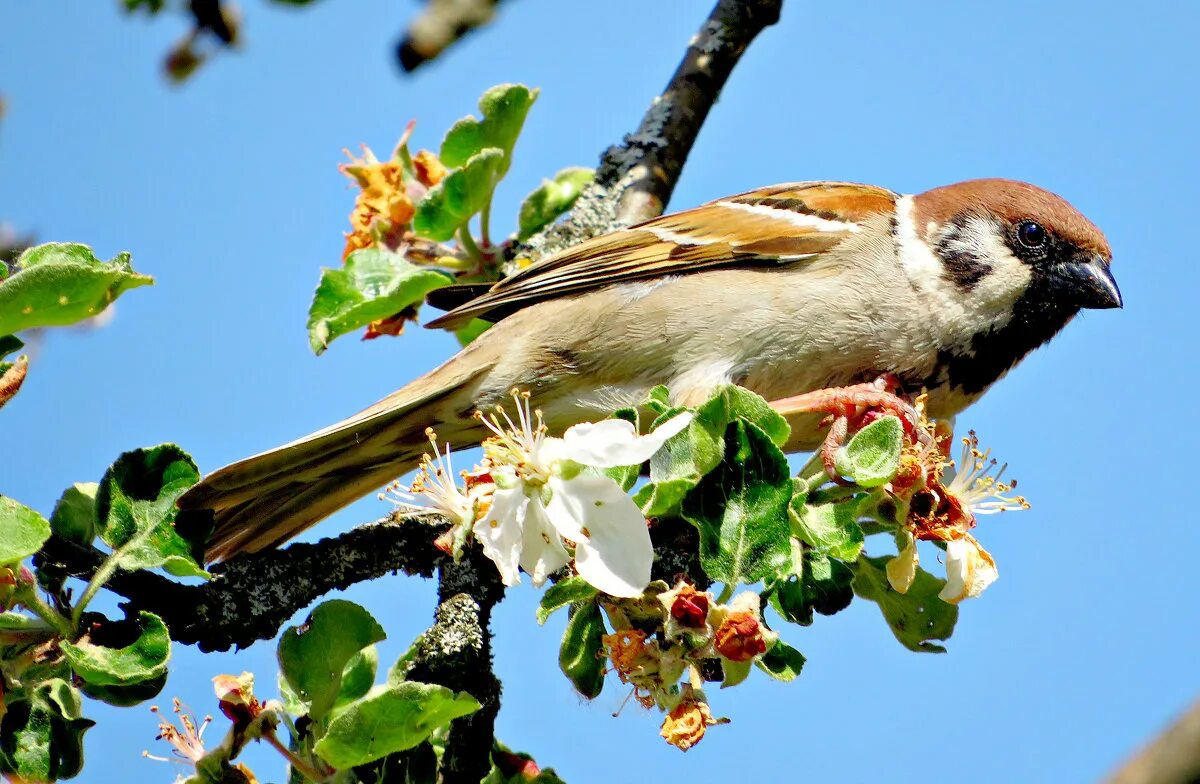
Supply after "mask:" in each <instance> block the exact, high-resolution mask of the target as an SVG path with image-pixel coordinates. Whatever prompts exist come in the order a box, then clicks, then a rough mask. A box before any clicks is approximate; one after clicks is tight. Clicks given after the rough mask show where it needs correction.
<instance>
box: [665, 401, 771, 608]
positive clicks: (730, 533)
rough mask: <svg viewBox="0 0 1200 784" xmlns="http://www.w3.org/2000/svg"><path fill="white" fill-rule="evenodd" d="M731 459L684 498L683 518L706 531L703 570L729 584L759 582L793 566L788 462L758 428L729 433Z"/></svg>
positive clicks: (744, 425) (745, 425) (740, 425)
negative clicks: (789, 519)
mask: <svg viewBox="0 0 1200 784" xmlns="http://www.w3.org/2000/svg"><path fill="white" fill-rule="evenodd" d="M724 452H725V458H724V460H723V461H722V462H721V464H720V465H718V466H717V467H716V468H715V469H714V470H713V471H711V472H710V473H709V474H708V475H706V476H705V477H704V479H702V480H701V481H700V483H699V484H698V485H696V488H695V489H694V490H692V491H691V492H690V493H688V495H687V497H686V498H684V499H683V505H682V507H681V511H682V514H683V517H684V518H685V519H687V520H688V522H690V523H692V524H693V525H694V526H696V528H697V530H699V532H700V565H701V566H702V567H703V569H704V572H705V574H707V575H708V576H709V577H710V578H712V579H714V580H720V581H721V582H723V583H726V584H728V585H734V584H737V583H739V582H744V583H755V582H758V581H759V580H763V579H766V578H768V577H773V576H776V575H778V574H780V573H781V572H783V571H786V570H787V569H788V567H789V566H790V564H791V531H790V529H789V525H788V501H789V500H791V497H792V480H791V477H790V476H789V475H788V474H789V472H788V464H787V458H785V457H784V455H783V452H782V451H780V449H779V447H777V446H776V445H775V443H774V442H773V441H772V440H771V438H770V437H769V436H768V435H767V434H766V433H765V432H763V431H762V430H761V429H760V428H759V427H758V426H757V425H753V424H751V423H749V422H745V421H743V420H738V421H736V422H733V423H732V424H730V425H729V427H728V428H727V430H726V432H725V447H724Z"/></svg>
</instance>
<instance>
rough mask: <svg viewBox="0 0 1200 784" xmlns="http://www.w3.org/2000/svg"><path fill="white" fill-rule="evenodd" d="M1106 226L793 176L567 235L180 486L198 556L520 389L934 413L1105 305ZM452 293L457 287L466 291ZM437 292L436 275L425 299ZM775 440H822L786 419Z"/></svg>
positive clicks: (953, 189) (557, 418)
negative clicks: (335, 412) (316, 413)
mask: <svg viewBox="0 0 1200 784" xmlns="http://www.w3.org/2000/svg"><path fill="white" fill-rule="evenodd" d="M1111 263H1112V251H1111V249H1110V247H1109V244H1108V242H1107V240H1106V239H1105V237H1104V234H1103V233H1102V232H1101V231H1100V229H1098V228H1097V227H1096V226H1095V225H1094V224H1093V223H1092V222H1091V221H1089V220H1088V219H1087V218H1086V217H1084V216H1083V215H1082V214H1081V213H1080V212H1079V211H1078V210H1076V209H1075V208H1074V207H1072V206H1071V205H1070V204H1069V203H1068V202H1067V201H1066V200H1064V199H1063V198H1062V197H1060V196H1057V195H1055V194H1053V193H1051V192H1049V191H1047V190H1044V189H1042V188H1039V187H1037V186H1035V185H1031V184H1028V183H1024V182H1018V181H1014V180H1006V179H979V180H968V181H965V182H959V183H956V184H952V185H947V186H942V187H938V188H934V189H932V190H928V191H925V192H923V193H920V194H916V195H902V194H899V193H896V192H893V191H891V190H888V189H886V188H882V187H877V186H872V185H862V184H856V183H848V182H830V181H818V182H791V183H784V184H780V185H772V186H768V187H764V188H759V189H756V190H752V191H748V192H745V193H741V194H738V195H734V196H728V197H725V198H721V199H717V200H716V201H711V202H708V203H706V204H703V205H701V206H698V207H695V208H692V209H687V210H683V211H681V212H677V213H673V214H666V215H661V216H659V217H656V218H652V219H650V220H647V221H645V222H642V223H640V224H637V225H634V226H630V227H628V228H622V229H619V230H616V231H612V232H610V233H607V234H603V235H601V236H597V237H594V238H592V239H589V240H586V241H584V242H582V243H579V244H577V245H574V246H572V247H569V248H567V249H565V250H562V251H560V252H558V253H555V254H553V255H551V256H549V257H546V258H544V259H542V260H540V261H537V262H535V263H533V264H531V265H529V266H527V267H525V268H524V269H521V270H520V271H518V272H516V273H515V274H513V275H511V276H509V277H506V278H504V279H502V280H500V281H499V282H498V283H496V284H495V285H493V286H491V287H490V288H487V289H486V290H485V291H483V292H482V293H479V292H478V291H477V290H475V289H471V288H464V289H461V290H460V291H459V296H463V297H464V298H465V297H466V295H474V294H477V296H470V297H469V298H467V301H465V302H461V303H460V304H457V306H455V307H452V309H450V310H449V312H447V313H445V314H444V315H442V316H441V317H439V318H437V319H435V320H433V321H432V322H430V323H429V324H428V325H427V326H430V327H442V328H453V327H456V326H461V325H464V324H466V323H467V322H469V321H471V320H472V319H484V320H487V321H491V322H494V324H493V326H492V327H491V328H490V329H488V330H487V331H485V332H484V333H483V334H482V335H481V336H480V337H479V338H477V339H476V340H475V341H474V342H472V343H470V344H468V345H467V346H466V347H465V348H463V349H462V350H461V351H460V352H459V353H458V354H456V355H455V356H453V357H452V358H450V359H449V360H448V361H447V362H445V363H444V364H442V365H441V366H440V367H437V368H435V369H434V370H432V371H430V372H428V373H426V374H425V375H423V376H421V377H419V378H417V379H416V380H414V381H412V382H411V383H409V384H407V385H405V386H403V387H401V388H400V389H398V390H397V391H395V392H393V393H392V394H390V395H388V396H387V397H385V398H383V399H382V400H380V401H378V402H377V403H375V404H374V405H372V406H370V407H368V408H366V409H364V410H363V411H361V412H359V413H357V414H355V415H353V416H351V417H349V418H347V419H344V420H342V421H340V422H338V423H336V424H334V425H331V426H329V427H326V428H324V429H322V430H318V431H317V432H315V433H312V434H311V435H308V436H305V437H303V438H300V439H299V440H296V441H292V442H291V443H288V444H285V445H284V446H281V447H278V448H276V449H272V450H270V451H267V452H263V453H261V454H258V455H255V456H253V457H250V458H247V459H244V460H240V461H238V462H236V463H233V464H231V465H228V466H226V467H224V468H221V469H220V470H218V471H216V472H214V473H212V474H211V475H209V476H208V477H206V478H205V479H204V480H203V481H201V482H199V483H198V484H196V485H194V486H193V487H192V488H190V489H189V490H188V491H187V492H186V493H185V494H184V495H182V496H181V497H180V499H179V501H178V505H179V507H180V508H181V509H182V510H187V512H188V513H189V514H205V515H209V516H211V517H210V518H206V519H207V521H208V522H209V523H210V524H211V525H212V527H213V528H212V530H213V533H212V536H211V538H210V540H209V543H208V547H207V551H206V559H207V560H214V559H216V560H221V559H227V558H229V557H231V556H233V555H235V554H237V553H240V552H254V551H258V550H261V549H264V548H268V547H273V546H277V545H279V544H281V543H283V542H284V541H286V540H288V539H290V538H291V537H293V536H295V535H296V534H298V533H300V532H301V531H303V530H305V529H307V528H308V527H309V526H311V525H313V524H314V523H316V522H318V521H319V520H321V519H323V518H324V517H326V516H328V515H330V514H332V513H333V512H334V511H336V510H338V509H340V508H341V507H343V506H345V505H347V504H349V503H350V502H352V501H354V500H356V499H358V498H359V497H361V496H364V495H366V494H368V493H370V492H372V491H373V490H377V489H378V488H380V487H381V486H383V485H385V484H387V483H388V482H389V481H391V480H394V479H395V478H397V477H399V476H401V475H402V474H404V473H405V472H407V471H408V470H410V469H412V468H414V467H416V465H417V464H418V462H419V461H420V458H421V456H422V455H423V454H424V453H425V451H426V450H427V449H428V447H429V442H428V438H427V434H426V433H427V430H428V429H430V428H432V429H433V430H434V431H436V433H437V435H438V437H439V438H440V440H441V441H442V442H443V443H446V444H453V445H454V446H456V447H459V446H469V445H471V444H478V443H479V442H480V441H481V440H482V439H483V438H484V437H485V436H487V435H488V431H486V430H485V429H484V426H483V423H481V422H480V421H479V419H478V418H475V417H473V416H472V415H473V414H474V413H475V412H476V411H478V410H488V409H491V408H493V407H495V406H497V405H502V404H504V403H505V402H509V401H510V398H509V395H510V392H511V391H512V390H514V389H519V390H523V391H525V392H527V393H528V394H529V395H530V396H531V398H532V400H533V402H534V404H535V405H536V406H537V407H538V408H540V409H541V412H542V415H543V417H544V421H545V423H546V426H547V427H548V428H549V430H550V431H551V432H554V431H562V430H564V429H566V428H567V427H569V426H571V425H573V424H577V423H579V422H583V421H595V420H596V419H599V418H603V417H606V416H608V415H609V414H611V412H612V411H614V410H616V409H619V408H624V407H630V406H633V407H636V406H638V405H639V403H642V402H643V401H644V400H645V399H646V396H647V393H648V392H649V391H650V390H651V389H652V388H654V387H656V386H658V385H660V384H665V385H666V386H667V388H668V389H669V390H670V394H671V396H672V400H673V402H674V403H676V404H679V405H685V406H686V405H696V404H698V403H700V402H702V401H704V400H705V399H707V397H708V396H709V394H710V393H711V392H712V391H713V390H715V389H717V388H718V387H720V386H721V385H725V384H738V385H741V386H743V387H745V388H747V389H749V390H751V391H753V392H755V393H757V394H759V395H761V396H762V397H764V398H766V399H767V400H768V401H773V400H780V399H786V398H789V397H792V396H796V395H801V394H803V393H806V392H811V391H814V390H820V389H825V388H831V387H841V386H848V385H852V384H856V383H862V382H865V381H869V380H871V379H873V378H876V377H879V376H880V374H889V375H890V377H892V378H895V379H896V380H897V381H898V382H899V383H900V385H901V386H902V388H903V389H905V390H908V391H910V392H914V393H915V392H919V391H924V393H925V394H926V395H927V398H926V411H927V413H928V415H929V417H930V418H934V419H952V418H953V417H954V416H955V415H957V414H958V413H959V412H960V411H962V410H963V409H964V408H966V407H967V406H969V405H971V404H972V403H974V402H975V401H976V400H978V399H979V397H980V396H981V395H982V394H983V393H984V392H985V391H986V390H988V389H989V388H990V387H991V386H992V385H993V384H994V383H995V382H996V381H998V380H999V379H1000V378H1002V377H1003V376H1004V375H1005V374H1006V373H1008V372H1009V370H1011V369H1012V368H1013V367H1014V366H1015V365H1016V364H1017V363H1018V362H1019V361H1020V360H1021V359H1022V358H1023V357H1024V356H1026V355H1027V354H1028V353H1029V352H1031V351H1032V350H1034V349H1035V348H1037V347H1039V346H1041V345H1042V344H1044V343H1045V342H1046V341H1048V340H1049V339H1050V338H1052V337H1053V336H1054V335H1055V334H1057V333H1058V332H1059V331H1060V330H1061V329H1062V328H1063V327H1064V326H1065V325H1066V324H1067V323H1068V322H1069V321H1071V319H1072V318H1073V317H1074V316H1075V315H1076V314H1078V313H1079V311H1080V310H1082V309H1089V308H1090V309H1102V308H1119V307H1122V305H1123V302H1122V298H1121V293H1120V290H1119V288H1118V287H1117V283H1116V280H1115V279H1114V277H1113V275H1112V272H1111V269H1110V267H1111ZM463 292H465V295H464V293H463ZM455 296H456V295H455V290H454V289H449V290H445V291H444V295H443V302H445V301H446V300H449V301H451V302H452V301H453V300H454V298H455ZM789 420H790V424H791V425H792V435H791V439H790V441H789V442H788V444H787V448H788V449H789V450H808V449H813V448H816V446H818V445H819V444H820V443H821V441H822V428H821V416H820V415H819V414H817V415H814V414H811V413H806V414H798V415H796V416H792V417H789Z"/></svg>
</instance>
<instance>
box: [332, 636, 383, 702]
mask: <svg viewBox="0 0 1200 784" xmlns="http://www.w3.org/2000/svg"><path fill="white" fill-rule="evenodd" d="M377 669H379V651H378V650H376V649H375V646H374V645H368V646H367V647H366V648H363V649H362V650H361V651H359V652H358V653H356V654H354V655H353V656H351V657H350V661H348V662H346V666H345V667H343V668H342V685H341V687H340V688H339V689H338V695H337V699H336V700H335V701H334V706H335V707H338V706H341V705H345V704H346V703H347V702H351V701H353V700H357V699H358V698H359V697H361V696H363V695H364V694H366V693H367V692H368V691H370V689H371V687H372V686H374V685H375V671H376V670H377Z"/></svg>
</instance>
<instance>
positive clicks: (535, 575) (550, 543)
mask: <svg viewBox="0 0 1200 784" xmlns="http://www.w3.org/2000/svg"><path fill="white" fill-rule="evenodd" d="M523 537H524V539H523V542H522V544H521V558H520V560H521V568H522V569H524V570H525V571H526V572H528V573H529V578H530V580H532V581H533V584H534V585H535V586H541V584H542V583H544V582H546V578H547V577H549V576H550V575H551V574H552V573H554V572H556V571H558V570H559V569H561V568H563V567H564V566H566V565H567V563H568V562H569V561H570V560H571V556H570V555H568V554H567V549H566V548H565V547H563V543H562V537H561V536H559V534H558V532H557V531H555V530H554V526H553V525H551V523H550V518H549V517H548V516H547V514H546V510H545V508H544V507H543V506H542V502H541V500H540V499H538V498H531V499H529V504H528V505H527V506H526V507H525V526H524V530H523Z"/></svg>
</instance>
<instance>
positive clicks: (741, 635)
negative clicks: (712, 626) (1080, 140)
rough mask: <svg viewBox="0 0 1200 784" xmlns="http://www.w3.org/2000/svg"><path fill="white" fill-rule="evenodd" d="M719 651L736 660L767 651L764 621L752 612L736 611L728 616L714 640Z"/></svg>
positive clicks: (747, 659)
mask: <svg viewBox="0 0 1200 784" xmlns="http://www.w3.org/2000/svg"><path fill="white" fill-rule="evenodd" d="M713 645H714V647H715V648H716V649H717V652H718V653H720V654H721V655H722V656H724V657H725V658H726V659H729V660H730V661H735V662H744V661H750V660H751V659H753V658H754V657H755V656H761V655H762V654H763V653H766V650H767V641H766V639H765V637H764V634H763V627H762V622H761V621H759V619H758V617H757V616H756V615H755V614H754V613H751V612H746V611H742V612H735V613H730V614H729V615H728V616H726V618H725V620H724V621H723V622H722V623H721V626H720V627H719V628H718V629H717V635H716V638H715V640H714V642H713Z"/></svg>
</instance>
